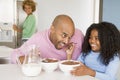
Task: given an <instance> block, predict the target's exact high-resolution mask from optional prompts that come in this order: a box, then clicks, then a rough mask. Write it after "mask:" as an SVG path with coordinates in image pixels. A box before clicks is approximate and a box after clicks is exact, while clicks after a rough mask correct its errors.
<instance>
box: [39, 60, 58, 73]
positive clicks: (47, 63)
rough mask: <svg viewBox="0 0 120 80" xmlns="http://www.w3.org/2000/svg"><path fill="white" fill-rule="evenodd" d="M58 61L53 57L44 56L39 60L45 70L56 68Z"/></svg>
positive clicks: (49, 70)
mask: <svg viewBox="0 0 120 80" xmlns="http://www.w3.org/2000/svg"><path fill="white" fill-rule="evenodd" d="M58 62H59V60H57V59H54V58H45V59H43V60H42V61H41V64H42V69H43V70H44V71H45V72H53V71H54V70H56V69H57V68H58Z"/></svg>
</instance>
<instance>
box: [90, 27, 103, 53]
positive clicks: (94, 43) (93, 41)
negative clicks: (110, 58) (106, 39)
mask: <svg viewBox="0 0 120 80" xmlns="http://www.w3.org/2000/svg"><path fill="white" fill-rule="evenodd" d="M89 44H90V46H91V49H92V51H94V52H99V51H100V48H101V46H100V41H99V39H98V31H97V30H95V29H93V30H92V31H91V33H90V36H89Z"/></svg>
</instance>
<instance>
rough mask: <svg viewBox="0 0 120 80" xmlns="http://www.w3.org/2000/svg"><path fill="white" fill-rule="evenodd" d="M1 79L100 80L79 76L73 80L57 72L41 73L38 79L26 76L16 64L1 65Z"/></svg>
mask: <svg viewBox="0 0 120 80" xmlns="http://www.w3.org/2000/svg"><path fill="white" fill-rule="evenodd" d="M0 79H1V80H98V79H96V78H94V77H91V76H87V75H86V76H79V77H75V78H73V77H72V76H70V75H65V74H63V72H61V71H59V70H57V71H54V72H52V73H46V72H44V71H41V73H40V74H39V75H38V76H37V77H27V76H25V75H24V74H23V73H22V71H21V68H20V66H18V65H16V64H4V65H0Z"/></svg>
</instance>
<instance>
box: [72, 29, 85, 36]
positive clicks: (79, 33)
mask: <svg viewBox="0 0 120 80" xmlns="http://www.w3.org/2000/svg"><path fill="white" fill-rule="evenodd" d="M74 36H78V37H81V36H84V35H83V32H82V31H81V30H80V29H78V28H76V29H75V33H74Z"/></svg>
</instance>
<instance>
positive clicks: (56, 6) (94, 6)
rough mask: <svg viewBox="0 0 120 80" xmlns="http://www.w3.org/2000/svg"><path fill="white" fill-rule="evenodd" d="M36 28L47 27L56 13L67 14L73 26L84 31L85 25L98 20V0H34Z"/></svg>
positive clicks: (87, 25) (42, 28)
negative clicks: (36, 12)
mask: <svg viewBox="0 0 120 80" xmlns="http://www.w3.org/2000/svg"><path fill="white" fill-rule="evenodd" d="M36 1H37V8H38V30H44V29H46V28H49V27H50V25H51V23H52V21H53V19H54V18H55V16H56V15H58V14H67V15H69V16H70V17H71V18H72V19H73V21H74V23H75V26H76V27H77V28H79V29H81V30H82V32H83V33H85V32H86V29H87V27H89V25H90V24H91V23H93V22H98V21H99V19H98V18H99V0H36Z"/></svg>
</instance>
